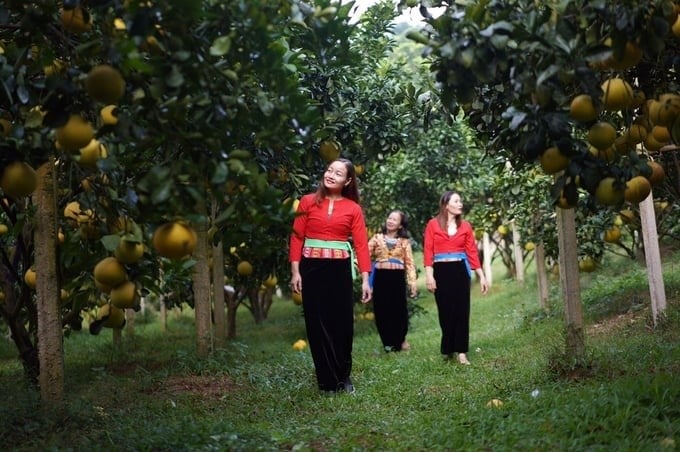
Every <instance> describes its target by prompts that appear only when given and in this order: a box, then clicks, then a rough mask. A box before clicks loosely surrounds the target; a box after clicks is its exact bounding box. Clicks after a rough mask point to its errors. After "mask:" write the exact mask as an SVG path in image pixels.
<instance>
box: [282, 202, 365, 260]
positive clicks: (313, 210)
mask: <svg viewBox="0 0 680 452" xmlns="http://www.w3.org/2000/svg"><path fill="white" fill-rule="evenodd" d="M314 196H315V195H314V194H313V193H312V194H308V195H304V196H303V197H302V198H301V199H300V204H298V208H297V216H296V217H295V220H294V221H293V233H292V234H291V237H290V250H289V259H290V261H291V262H299V261H300V259H301V258H302V247H303V245H304V242H305V239H306V238H310V239H319V240H338V241H342V242H346V241H347V240H349V238H350V237H351V238H352V243H353V244H354V252H355V254H356V258H357V263H358V264H359V271H361V272H370V271H371V258H370V256H369V253H368V233H367V232H366V222H365V221H364V213H363V211H362V210H361V206H360V205H359V204H357V203H356V202H354V201H352V200H351V199H347V198H342V199H336V200H335V202H334V203H333V212H332V213H331V214H330V215H328V205H329V204H330V200H329V199H328V198H325V199H324V200H323V201H322V202H321V204H319V205H317V204H316V203H315V202H314Z"/></svg>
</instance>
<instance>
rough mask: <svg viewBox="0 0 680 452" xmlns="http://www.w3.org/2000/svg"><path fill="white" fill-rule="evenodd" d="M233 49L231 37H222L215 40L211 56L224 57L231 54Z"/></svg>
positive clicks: (211, 47) (211, 48)
mask: <svg viewBox="0 0 680 452" xmlns="http://www.w3.org/2000/svg"><path fill="white" fill-rule="evenodd" d="M230 48H231V38H230V37H229V36H220V37H219V38H217V39H215V40H214V41H213V43H212V45H211V46H210V55H212V56H223V55H226V54H227V53H229V49H230Z"/></svg>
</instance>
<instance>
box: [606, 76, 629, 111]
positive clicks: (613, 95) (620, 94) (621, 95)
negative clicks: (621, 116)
mask: <svg viewBox="0 0 680 452" xmlns="http://www.w3.org/2000/svg"><path fill="white" fill-rule="evenodd" d="M601 88H602V92H603V94H602V104H603V105H604V109H605V110H609V111H619V110H624V109H626V108H629V107H630V106H631V105H632V104H633V88H631V86H630V84H629V83H628V82H627V81H625V80H623V79H620V78H610V79H608V80H605V81H604V83H602V86H601Z"/></svg>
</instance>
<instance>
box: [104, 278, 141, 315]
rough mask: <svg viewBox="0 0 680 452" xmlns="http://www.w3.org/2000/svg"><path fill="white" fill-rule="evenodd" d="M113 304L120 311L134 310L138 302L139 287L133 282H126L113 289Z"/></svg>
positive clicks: (111, 295) (111, 294)
mask: <svg viewBox="0 0 680 452" xmlns="http://www.w3.org/2000/svg"><path fill="white" fill-rule="evenodd" d="M109 296H110V297H111V304H112V305H114V306H115V307H117V308H120V309H127V308H133V307H134V306H135V304H136V302H137V299H138V295H137V286H136V285H135V283H133V282H132V281H125V282H124V283H122V284H119V285H118V286H117V287H114V288H113V289H111V293H110V294H109Z"/></svg>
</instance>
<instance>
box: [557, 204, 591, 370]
mask: <svg viewBox="0 0 680 452" xmlns="http://www.w3.org/2000/svg"><path fill="white" fill-rule="evenodd" d="M575 217H576V215H575V213H574V209H560V208H557V242H558V245H559V253H560V255H559V265H560V282H561V284H562V295H563V297H564V314H565V327H566V334H565V339H566V347H567V349H566V356H567V358H570V359H577V360H580V359H581V358H582V357H583V355H584V353H585V333H584V328H583V315H582V309H581V284H580V281H579V274H578V243H577V241H576V220H575Z"/></svg>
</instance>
